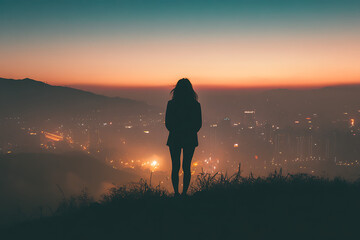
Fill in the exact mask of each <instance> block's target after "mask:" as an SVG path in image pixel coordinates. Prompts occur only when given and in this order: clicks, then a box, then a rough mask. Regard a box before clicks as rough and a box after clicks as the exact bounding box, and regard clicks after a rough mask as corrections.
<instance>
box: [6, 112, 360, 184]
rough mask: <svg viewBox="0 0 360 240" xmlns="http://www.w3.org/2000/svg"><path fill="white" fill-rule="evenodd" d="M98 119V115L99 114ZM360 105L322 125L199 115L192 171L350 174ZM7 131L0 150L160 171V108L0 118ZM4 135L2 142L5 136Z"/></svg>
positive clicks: (314, 117)
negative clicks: (72, 155)
mask: <svg viewBox="0 0 360 240" xmlns="http://www.w3.org/2000/svg"><path fill="white" fill-rule="evenodd" d="M99 119H100V118H99ZM359 120H360V110H358V111H354V112H343V114H342V115H341V117H337V118H334V119H331V120H330V121H329V122H330V123H331V124H330V125H329V124H328V125H326V126H322V124H321V121H320V119H319V116H318V114H317V113H313V114H302V113H299V114H298V115H297V118H295V119H292V120H291V122H287V123H286V124H284V123H282V124H280V123H277V122H269V121H267V120H266V119H261V118H260V117H258V112H257V110H256V109H242V110H239V111H238V115H237V118H236V119H231V118H229V117H227V116H224V117H223V119H222V120H220V121H208V120H206V119H205V121H204V123H203V128H202V130H201V131H200V132H199V142H200V146H199V148H198V149H197V151H196V154H195V157H194V159H193V162H192V171H193V174H198V173H199V172H201V171H203V172H209V173H215V172H227V173H228V174H232V173H234V172H235V171H237V169H238V167H239V164H240V165H241V170H242V171H243V173H244V174H250V173H253V174H254V175H255V176H256V175H257V176H260V175H261V176H262V175H266V174H268V173H270V172H274V171H275V170H277V171H280V169H282V171H283V172H284V173H307V174H312V175H318V176H325V177H334V176H338V175H339V176H344V177H345V176H346V177H348V178H356V177H357V176H358V175H357V171H358V170H359V169H360V168H359V166H360V163H359V161H360V157H359V156H360V152H359V148H358V146H359V143H360V128H359V124H358V123H359ZM0 128H1V129H7V130H8V131H10V130H11V135H7V136H6V137H4V136H3V137H2V138H1V142H0V144H1V145H0V153H1V154H15V153H21V152H54V153H61V152H68V151H82V152H84V153H86V154H89V155H91V156H93V157H95V158H97V159H99V160H100V161H103V162H105V163H106V164H108V165H110V166H112V167H113V168H115V169H126V168H130V169H134V170H140V171H149V170H150V171H151V172H154V174H156V172H167V171H169V169H170V158H169V156H168V152H167V148H166V146H165V142H166V137H167V131H166V129H165V127H164V112H158V113H150V114H144V115H136V116H130V117H127V118H125V119H123V120H122V121H120V120H118V119H108V120H107V121H104V120H103V119H101V120H98V118H97V117H96V114H95V115H94V114H93V115H92V116H91V117H90V116H89V117H82V118H72V119H71V120H69V121H66V122H64V123H59V122H58V121H55V120H54V119H51V118H49V119H47V120H45V121H44V122H42V123H41V124H40V123H33V124H29V122H27V121H26V120H24V119H23V118H22V117H20V116H12V117H5V118H2V119H0ZM5 140H6V141H5Z"/></svg>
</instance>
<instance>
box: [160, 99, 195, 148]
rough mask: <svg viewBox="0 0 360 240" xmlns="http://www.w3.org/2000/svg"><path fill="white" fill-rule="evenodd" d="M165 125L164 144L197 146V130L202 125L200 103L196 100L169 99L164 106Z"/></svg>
mask: <svg viewBox="0 0 360 240" xmlns="http://www.w3.org/2000/svg"><path fill="white" fill-rule="evenodd" d="M165 126H166V128H167V129H168V130H169V137H168V140H167V144H166V145H168V146H180V147H186V146H189V147H196V146H198V145H199V143H198V137H197V132H198V131H199V130H200V128H201V126H202V118H201V106H200V103H199V102H198V101H196V100H190V101H178V100H170V101H169V102H168V104H167V107H166V116H165Z"/></svg>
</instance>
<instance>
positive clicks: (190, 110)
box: [165, 78, 202, 196]
mask: <svg viewBox="0 0 360 240" xmlns="http://www.w3.org/2000/svg"><path fill="white" fill-rule="evenodd" d="M171 93H172V100H170V101H169V102H168V104H167V107H166V116H165V125H166V128H167V129H168V130H169V137H168V140H167V145H168V146H169V149H170V155H171V161H172V172H171V180H172V184H173V187H174V191H175V196H178V195H179V170H180V154H181V149H182V150H183V163H182V168H183V171H184V186H183V192H182V194H183V195H186V192H187V190H188V188H189V184H190V179H191V171H190V167H191V160H192V157H193V155H194V151H195V147H197V146H198V137H197V132H198V131H199V130H200V128H201V125H202V118H201V106H200V103H199V102H198V101H197V94H196V92H195V91H194V89H193V87H192V85H191V83H190V81H189V79H187V78H183V79H180V80H179V81H178V82H177V84H176V86H175V88H174V89H173V90H172V91H171Z"/></svg>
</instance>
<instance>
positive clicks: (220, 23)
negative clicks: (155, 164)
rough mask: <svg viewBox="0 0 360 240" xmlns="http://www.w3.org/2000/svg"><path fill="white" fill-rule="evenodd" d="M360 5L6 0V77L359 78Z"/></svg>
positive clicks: (2, 72)
mask: <svg viewBox="0 0 360 240" xmlns="http://www.w3.org/2000/svg"><path fill="white" fill-rule="evenodd" d="M359 26H360V1H356V0H353V1H350V0H237V1H235V0H231V1H230V0H221V1H220V0H219V1H214V0H207V1H205V0H201V1H200V0H191V1H187V0H154V1H151V0H143V1H139V0H124V1H113V0H108V1H100V0H98V1H94V0H68V1H66V0H60V1H55V0H53V1H52V0H43V1H38V0H32V1H30V0H23V1H19V0H0V56H1V57H0V77H3V78H26V77H29V78H33V79H37V80H40V81H46V82H48V83H50V84H57V85H70V84H86V85H106V86H164V85H170V84H173V83H174V81H176V80H177V79H179V78H182V77H188V78H190V79H191V80H192V81H193V83H194V84H195V85H199V86H200V85H210V86H219V85H221V86H229V87H233V86H238V87H262V86H290V87H291V86H323V85H332V84H347V83H360V27H359Z"/></svg>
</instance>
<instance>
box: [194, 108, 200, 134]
mask: <svg viewBox="0 0 360 240" xmlns="http://www.w3.org/2000/svg"><path fill="white" fill-rule="evenodd" d="M201 127H202V117H201V105H200V103H198V104H197V111H196V125H195V130H196V132H198V131H199V130H200V128H201Z"/></svg>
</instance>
